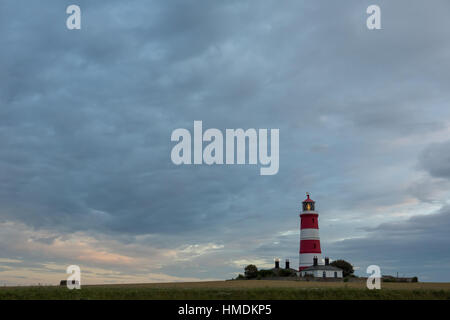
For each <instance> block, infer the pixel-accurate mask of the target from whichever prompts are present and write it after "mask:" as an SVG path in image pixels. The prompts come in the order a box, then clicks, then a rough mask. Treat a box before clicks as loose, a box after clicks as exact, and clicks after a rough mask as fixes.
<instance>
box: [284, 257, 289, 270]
mask: <svg viewBox="0 0 450 320" xmlns="http://www.w3.org/2000/svg"><path fill="white" fill-rule="evenodd" d="M285 269H289V259H286V265H285Z"/></svg>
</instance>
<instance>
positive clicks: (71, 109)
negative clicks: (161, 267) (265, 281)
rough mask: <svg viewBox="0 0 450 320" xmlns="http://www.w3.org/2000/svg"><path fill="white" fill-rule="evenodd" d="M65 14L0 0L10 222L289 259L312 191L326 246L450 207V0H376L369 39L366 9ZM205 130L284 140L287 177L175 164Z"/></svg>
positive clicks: (224, 6)
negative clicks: (187, 137)
mask: <svg viewBox="0 0 450 320" xmlns="http://www.w3.org/2000/svg"><path fill="white" fill-rule="evenodd" d="M69 4H72V2H71V1H50V0H47V1H44V2H40V3H39V4H38V3H28V2H27V3H26V5H25V2H24V1H3V2H2V3H1V4H0V46H1V48H2V50H1V51H0V146H1V150H3V151H2V152H0V222H5V221H13V222H15V223H25V224H26V225H27V226H29V227H30V228H32V229H33V230H37V231H39V230H53V232H55V233H56V234H57V236H59V237H61V235H62V234H72V233H76V232H84V233H85V234H88V235H90V236H92V237H94V238H97V239H100V238H102V237H107V238H108V239H115V240H117V241H118V242H119V243H121V244H124V245H128V244H133V243H137V242H139V241H138V240H137V237H139V236H142V237H145V236H148V235H151V237H150V238H148V239H147V240H142V243H140V244H143V245H144V243H145V244H148V245H151V246H153V247H155V248H166V249H167V250H169V249H172V248H175V247H176V248H178V247H179V246H182V245H185V244H192V243H216V244H221V245H224V249H223V250H222V251H223V252H222V253H217V252H216V253H214V254H215V255H217V256H216V257H217V259H218V260H219V261H220V262H221V263H224V262H226V261H234V260H242V257H243V256H246V255H250V254H252V253H253V256H254V257H260V258H261V259H266V260H267V259H268V260H271V259H272V258H273V256H274V255H277V256H280V257H281V256H287V257H291V259H295V256H296V252H297V251H298V248H297V247H298V236H297V235H295V234H292V233H288V234H286V231H292V230H295V229H297V228H298V216H297V214H298V210H299V203H300V201H301V200H302V197H303V194H304V192H305V191H310V192H312V194H313V195H314V198H315V200H317V201H318V204H319V206H320V212H321V219H322V220H321V221H323V223H324V225H323V226H322V229H323V230H321V232H322V236H323V238H324V247H327V243H331V242H332V241H334V240H336V239H341V238H344V237H345V236H348V235H349V234H350V235H353V236H367V235H368V234H369V235H371V236H372V235H373V234H375V232H374V231H370V230H367V227H368V226H373V225H379V224H382V223H384V222H386V223H387V221H388V222H389V223H390V222H391V221H393V220H395V221H403V220H404V219H405V216H406V218H407V217H409V216H412V215H418V214H421V213H423V212H429V210H430V208H429V207H426V206H430V205H433V206H443V205H445V204H446V202H447V201H448V196H450V195H448V194H446V193H442V192H440V193H437V192H434V193H433V192H432V191H431V190H433V191H434V190H437V189H442V188H443V187H444V188H446V187H447V185H445V184H443V183H442V181H440V182H439V181H436V179H435V178H437V177H440V178H448V176H449V173H448V172H449V170H448V165H447V163H448V161H446V160H448V155H449V154H450V153H449V152H447V151H446V150H447V149H448V143H447V144H445V143H444V144H441V145H434V144H432V143H436V142H440V141H442V136H443V135H445V133H446V132H448V131H446V130H448V126H449V124H448V120H447V119H449V116H450V114H449V113H450V112H449V110H450V109H449V108H448V107H447V104H446V101H448V100H449V98H450V97H449V90H448V87H449V76H450V72H449V71H450V70H449V68H450V63H449V61H448V52H449V50H450V46H449V41H448V38H449V37H448V36H449V32H450V25H449V22H448V21H447V20H448V19H447V17H446V12H448V10H447V9H448V8H449V4H448V2H447V1H435V2H434V3H433V5H426V4H424V3H423V2H422V1H397V2H395V3H393V2H391V1H381V0H380V1H379V5H380V6H381V8H382V19H383V20H382V26H383V30H381V31H375V32H371V31H368V30H367V29H366V27H365V19H366V14H365V9H366V8H367V6H368V5H370V4H372V3H371V2H369V1H349V2H346V3H345V5H344V4H342V3H338V2H336V1H323V2H320V3H316V2H314V3H313V2H310V1H294V0H293V1H287V2H286V1H285V2H283V4H280V3H279V1H249V2H242V1H237V0H236V1H207V2H204V1H181V0H180V1H170V2H167V1H154V2H152V3H149V2H147V1H138V0H134V1H129V2H127V3H124V2H122V1H95V2H92V1H79V2H78V4H79V5H80V6H81V8H82V19H83V20H82V29H81V30H79V31H68V30H67V29H66V28H65V19H66V14H65V8H66V6H67V5H69ZM194 120H203V124H204V127H205V129H206V128H219V129H221V130H224V129H226V128H240V127H242V128H279V129H280V171H279V173H278V175H276V176H270V177H262V176H259V170H258V168H256V167H242V166H235V167H226V166H223V167H219V166H213V167H208V166H200V167H196V166H190V167H186V166H181V167H177V166H175V165H173V164H172V163H171V161H170V150H171V147H172V143H171V142H170V135H171V132H172V130H174V129H176V128H180V127H183V128H187V129H190V130H192V125H193V121H194ZM430 144H431V145H430ZM423 150H425V151H423ZM418 162H419V165H417V164H418ZM423 169H425V176H422V177H420V179H419V178H418V177H417V175H421V174H424V171H423ZM427 173H429V174H430V175H428V174H427ZM425 187H426V189H427V190H428V193H433V196H431V195H430V194H427V195H425V193H427V192H425V191H424V190H422V189H424V188H425ZM430 199H432V201H431V200H430ZM412 203H414V204H412ZM398 223H403V222H398ZM54 237H55V235H47V234H46V235H44V236H42V237H40V238H36V242H42V243H44V244H51V243H52V241H53V240H52V239H58V237H57V238H54ZM236 239H239V241H237V240H236ZM405 239H407V237H406V235H405ZM408 239H409V238H408ZM108 241H110V240H108ZM374 241H375V240H374ZM377 241H378V238H377ZM379 241H381V239H380V240H379ZM242 243H246V246H244V247H243V248H241V249H239V247H240V246H242ZM5 246H7V245H5ZM374 246H375V245H374ZM14 250H16V251H17V250H19V249H17V248H16V249H14ZM14 250H13V249H8V250H6V249H5V251H3V252H8V255H9V256H13V255H14V252H15V251H14ZM374 250H376V249H374ZM134 252H139V251H134ZM277 252H279V254H277ZM379 252H382V251H381V250H380V251H379ZM401 252H403V251H401ZM17 254H19V253H17ZM421 254H422V255H423V256H425V252H422V253H421ZM330 255H332V254H330ZM401 257H402V253H400V255H399V261H402V260H401ZM439 257H441V258H442V259H446V257H445V256H439ZM0 258H1V257H0ZM33 259H38V257H33ZM61 259H63V258H61ZM199 259H200V258H199ZM202 259H206V257H204V258H202ZM405 259H407V257H406V258H405ZM417 259H418V260H420V259H422V258H419V257H418V258H417ZM30 260H31V259H30ZM53 260H54V261H56V260H57V257H55V259H53ZM61 261H62V260H61ZM196 263H197V262H193V266H192V270H191V271H188V270H184V271H183V270H180V269H177V268H176V267H173V270H172V272H173V275H174V276H179V275H182V274H188V273H189V272H190V275H191V276H192V275H193V274H195V270H196V267H194V265H196ZM198 263H202V264H203V265H210V266H211V269H212V270H216V271H211V272H209V273H208V272H207V274H208V277H220V276H221V274H219V271H217V270H223V272H225V273H227V272H228V273H230V272H234V271H236V269H233V267H219V266H215V265H214V266H213V265H211V264H210V262H207V261H199V262H198ZM208 263H209V264H208ZM399 263H400V262H399ZM225 265H226V263H225ZM221 268H224V269H221ZM404 269H408V268H407V267H405V268H404ZM225 270H226V271H225ZM221 272H222V271H221Z"/></svg>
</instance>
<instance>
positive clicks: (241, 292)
mask: <svg viewBox="0 0 450 320" xmlns="http://www.w3.org/2000/svg"><path fill="white" fill-rule="evenodd" d="M2 299H51V300H53V299H178V300H210V299H219V300H228V299H238V300H258V299H268V300H307V299H319V300H323V299H333V300H336V299H337V300H341V299H352V300H353V299H389V300H390V299H447V300H449V299H450V283H382V289H381V290H368V289H366V288H365V283H343V282H339V283H323V282H300V281H270V280H254V281H253V280H248V281H211V282H191V283H152V284H126V285H95V286H82V289H81V290H69V289H67V288H65V287H59V286H40V287H2V288H0V300H2Z"/></svg>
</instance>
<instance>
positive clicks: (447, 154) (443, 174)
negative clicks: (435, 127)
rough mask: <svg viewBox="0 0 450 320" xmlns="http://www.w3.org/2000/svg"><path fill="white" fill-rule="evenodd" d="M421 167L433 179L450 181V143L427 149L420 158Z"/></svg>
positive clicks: (433, 145)
mask: <svg viewBox="0 0 450 320" xmlns="http://www.w3.org/2000/svg"><path fill="white" fill-rule="evenodd" d="M420 165H421V167H422V168H423V169H425V170H426V171H428V172H429V174H430V175H431V176H433V177H437V178H445V179H450V141H447V142H443V143H437V144H432V145H430V146H429V147H427V148H426V149H425V150H424V151H423V152H422V154H421V156H420Z"/></svg>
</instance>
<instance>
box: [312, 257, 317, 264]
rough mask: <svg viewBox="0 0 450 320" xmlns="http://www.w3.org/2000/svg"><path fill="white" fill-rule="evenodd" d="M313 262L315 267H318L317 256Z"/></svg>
mask: <svg viewBox="0 0 450 320" xmlns="http://www.w3.org/2000/svg"><path fill="white" fill-rule="evenodd" d="M313 261H314V266H317V257H316V256H315V257H314V259H313Z"/></svg>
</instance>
